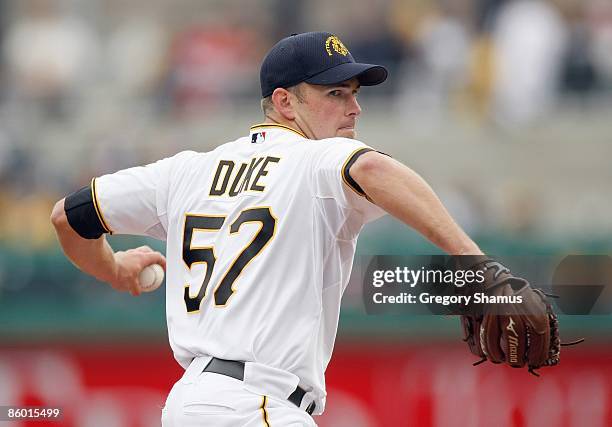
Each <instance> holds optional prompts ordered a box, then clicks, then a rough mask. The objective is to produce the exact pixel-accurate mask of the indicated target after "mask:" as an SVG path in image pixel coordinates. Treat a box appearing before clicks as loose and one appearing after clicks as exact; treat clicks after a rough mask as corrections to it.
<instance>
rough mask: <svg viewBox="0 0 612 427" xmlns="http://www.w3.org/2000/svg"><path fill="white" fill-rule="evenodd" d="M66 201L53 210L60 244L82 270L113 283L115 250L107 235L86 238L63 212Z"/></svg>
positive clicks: (115, 273)
mask: <svg viewBox="0 0 612 427" xmlns="http://www.w3.org/2000/svg"><path fill="white" fill-rule="evenodd" d="M63 210H64V201H63V200H62V201H60V202H58V203H57V205H56V206H55V208H54V210H53V214H52V222H53V226H54V227H55V232H56V234H57V238H58V240H59V242H60V245H61V247H62V249H63V251H64V253H65V254H66V256H67V257H68V259H70V261H71V262H72V263H73V264H74V265H75V266H76V267H77V268H79V269H80V270H81V271H83V272H85V273H87V274H90V275H92V276H94V277H95V278H97V279H98V280H101V281H103V282H108V283H112V281H113V280H114V279H115V277H116V275H117V266H116V262H115V257H114V251H113V249H112V248H111V247H110V245H109V244H108V242H107V241H106V238H105V236H104V235H103V236H101V237H100V238H98V239H84V238H82V237H81V236H79V235H78V234H77V233H76V232H75V231H74V230H73V229H72V227H71V226H70V224H69V223H68V220H67V218H66V216H65V215H64V214H63Z"/></svg>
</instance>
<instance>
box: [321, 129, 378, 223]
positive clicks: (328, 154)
mask: <svg viewBox="0 0 612 427" xmlns="http://www.w3.org/2000/svg"><path fill="white" fill-rule="evenodd" d="M320 144H324V146H323V147H318V149H317V150H316V151H315V153H314V155H313V171H314V176H313V192H314V196H315V197H317V198H320V199H334V200H335V201H336V203H338V204H339V205H341V206H342V207H344V208H349V209H354V210H357V211H359V212H360V213H361V214H362V219H363V222H364V223H366V222H369V221H373V220H375V219H377V218H380V217H381V216H383V215H384V214H385V213H386V212H385V211H384V210H383V209H381V208H380V207H378V206H376V205H375V204H374V203H372V202H371V201H369V200H368V199H367V197H366V195H365V193H364V192H363V190H362V189H361V188H360V187H359V185H358V184H357V183H356V182H355V181H354V180H353V179H352V178H351V176H350V174H349V169H350V166H351V165H352V164H353V162H354V161H355V160H357V158H358V157H359V156H360V155H361V154H363V153H365V152H368V151H373V149H372V148H370V147H368V146H367V145H365V144H364V143H362V142H360V141H356V140H352V139H346V138H330V139H327V140H322V141H321V142H320Z"/></svg>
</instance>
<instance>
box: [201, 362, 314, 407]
mask: <svg viewBox="0 0 612 427" xmlns="http://www.w3.org/2000/svg"><path fill="white" fill-rule="evenodd" d="M204 372H212V373H214V374H221V375H226V376H228V377H232V378H236V379H237V380H240V381H243V380H244V362H239V361H236V360H224V359H218V358H216V357H213V358H212V359H210V362H208V365H206V367H205V368H204ZM305 394H306V390H304V389H303V388H302V387H300V386H297V387H296V388H295V390H294V391H293V393H291V394H290V395H289V397H288V398H287V400H288V401H289V402H291V403H293V404H294V405H295V406H297V407H298V408H299V407H300V405H301V404H302V399H303V398H304V395H305ZM316 406H317V405H316V404H315V403H314V401H313V402H312V403H311V404H310V405H308V407H307V408H306V412H308V414H310V415H312V413H313V412H314V410H315V408H316Z"/></svg>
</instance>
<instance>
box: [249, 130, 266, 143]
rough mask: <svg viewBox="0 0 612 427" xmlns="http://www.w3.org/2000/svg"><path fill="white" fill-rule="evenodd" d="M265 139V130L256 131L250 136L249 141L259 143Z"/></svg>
mask: <svg viewBox="0 0 612 427" xmlns="http://www.w3.org/2000/svg"><path fill="white" fill-rule="evenodd" d="M265 140H266V133H265V132H257V133H254V134H253V135H252V136H251V143H253V144H261V143H262V142H264V141H265Z"/></svg>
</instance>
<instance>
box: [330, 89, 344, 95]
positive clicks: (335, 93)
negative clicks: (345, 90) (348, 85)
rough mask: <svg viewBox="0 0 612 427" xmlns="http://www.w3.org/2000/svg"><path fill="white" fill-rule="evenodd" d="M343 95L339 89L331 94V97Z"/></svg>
mask: <svg viewBox="0 0 612 427" xmlns="http://www.w3.org/2000/svg"><path fill="white" fill-rule="evenodd" d="M341 94H342V92H341V91H339V90H338V89H336V90H332V91H330V92H329V96H340V95H341Z"/></svg>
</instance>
